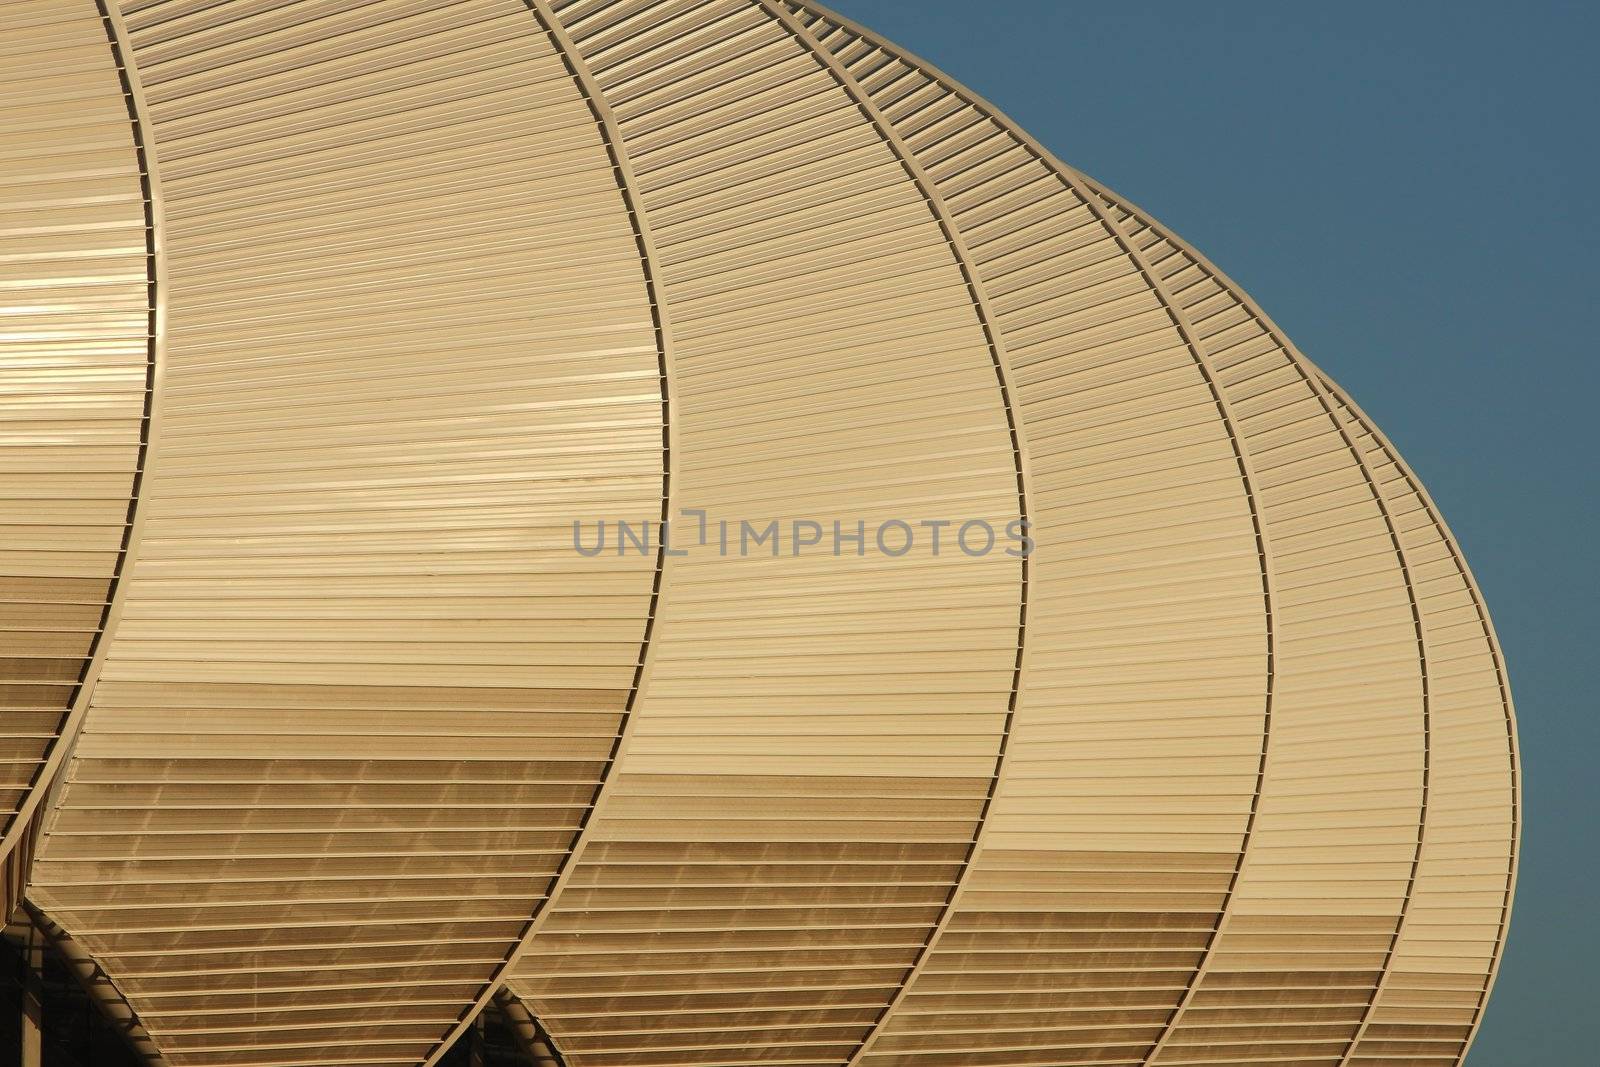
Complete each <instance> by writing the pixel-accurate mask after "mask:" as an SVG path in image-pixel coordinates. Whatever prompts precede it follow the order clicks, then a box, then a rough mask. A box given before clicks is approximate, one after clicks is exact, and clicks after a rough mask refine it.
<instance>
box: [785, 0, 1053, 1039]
mask: <svg viewBox="0 0 1600 1067" xmlns="http://www.w3.org/2000/svg"><path fill="white" fill-rule="evenodd" d="M754 2H755V3H756V4H757V5H758V6H760V7H761V8H762V9H763V10H765V11H766V12H767V13H768V14H769V15H770V16H771V17H773V18H774V19H776V20H777V21H778V22H779V23H780V24H781V25H782V26H783V27H784V28H785V29H786V30H788V31H789V33H790V34H791V35H792V36H793V37H795V38H796V39H797V40H798V41H799V42H801V43H802V44H803V45H804V47H805V48H806V49H807V50H808V51H809V52H810V53H811V54H812V55H813V56H814V57H815V58H816V59H817V61H818V62H819V63H820V64H821V65H822V67H823V68H824V69H826V70H827V71H828V72H829V73H830V74H832V75H833V77H834V79H835V80H836V81H838V83H839V85H840V87H841V88H842V89H844V91H845V92H846V93H847V94H848V95H849V96H850V97H851V99H852V100H853V101H854V102H855V104H856V107H857V108H858V109H859V110H860V111H861V113H862V114H863V115H864V116H865V117H866V118H867V121H868V122H870V123H871V124H872V125H873V127H874V128H876V130H877V131H878V134H879V136H881V137H882V138H883V139H884V141H885V143H886V144H887V146H888V147H889V149H890V150H891V151H892V152H893V153H894V155H895V156H896V158H898V159H899V161H900V165H901V166H902V167H903V168H904V169H905V171H906V174H907V176H909V177H910V178H911V181H912V183H913V184H914V185H915V186H916V187H917V191H918V192H919V193H920V194H921V195H922V198H923V200H924V201H925V202H926V205H927V207H928V210H929V212H930V213H931V214H932V215H933V218H934V222H935V223H936V224H937V225H938V227H939V230H940V232H941V234H942V235H943V236H944V239H945V243H946V244H947V245H948V246H949V248H950V252H951V254H952V257H953V258H954V260H955V263H956V267H957V269H959V270H960V272H961V276H962V280H963V281H964V282H965V283H966V288H967V295H968V297H969V299H970V300H971V302H972V306H973V313H974V315H975V317H976V318H977V320H978V325H979V326H980V327H981V329H982V331H983V335H984V340H985V341H986V342H987V344H988V348H989V357H990V360H991V361H992V363H993V365H994V371H995V376H996V379H997V380H998V383H999V387H1000V402H1001V406H1002V407H1003V408H1004V410H1005V415H1006V427H1007V431H1008V433H1009V435H1010V438H1011V456H1012V462H1013V463H1014V465H1015V467H1016V481H1017V510H1018V513H1019V515H1020V517H1021V519H1022V522H1023V529H1024V530H1026V529H1028V494H1029V483H1030V481H1031V477H1030V474H1031V472H1030V470H1029V465H1028V461H1027V452H1026V449H1025V448H1024V446H1023V439H1022V430H1021V425H1020V421H1019V420H1018V418H1017V415H1016V412H1015V410H1014V408H1013V406H1012V396H1013V394H1014V391H1015V390H1014V386H1013V385H1012V381H1011V373H1010V366H1009V360H1008V358H1007V356H1006V351H1005V346H1004V344H1003V343H1002V341H1001V340H1000V335H999V331H998V330H997V329H996V327H995V326H994V324H993V316H992V315H991V313H990V311H989V297H988V293H987V291H986V290H985V288H984V286H983V283H982V282H981V281H980V280H979V279H978V275H977V271H976V270H975V269H974V268H973V266H972V261H971V255H970V253H969V252H968V250H967V247H966V241H965V240H964V239H963V238H962V236H961V233H960V230H959V229H958V228H957V227H956V225H955V222H954V220H953V219H951V217H950V212H949V208H948V206H947V205H946V204H945V202H944V198H943V197H942V196H941V195H940V193H939V191H938V188H937V187H936V186H935V185H934V183H933V181H932V179H930V178H929V177H928V175H927V173H926V172H925V171H924V170H923V168H922V165H921V164H920V163H918V162H917V160H916V156H915V154H914V153H913V152H912V151H911V149H910V147H909V146H908V145H907V144H906V143H905V141H904V140H903V139H902V138H901V137H900V135H899V133H898V132H897V131H896V130H895V129H894V126H893V124H892V123H891V122H890V121H889V120H888V118H887V117H885V116H884V114H883V112H882V111H881V110H879V108H878V106H877V105H876V104H874V103H873V102H872V97H871V95H870V94H869V93H868V92H867V91H866V89H865V88H864V87H863V86H862V85H861V83H860V82H858V81H857V80H856V79H855V77H854V76H853V75H852V74H851V73H850V72H849V70H847V69H846V68H845V66H844V64H843V63H842V62H840V60H839V58H838V57H837V56H835V55H834V54H833V52H832V51H830V50H829V49H828V48H826V47H825V46H824V45H823V44H822V43H821V41H820V40H819V39H818V38H816V37H814V36H813V35H812V34H811V32H810V31H809V30H808V29H807V28H806V27H805V26H804V25H802V24H801V23H800V21H799V20H798V19H797V18H795V16H794V15H793V13H791V12H790V11H788V10H786V9H785V8H784V7H783V6H782V5H781V4H780V3H777V2H775V0H754ZM868 43H869V44H870V43H871V42H868ZM1030 576H1031V568H1030V567H1029V565H1028V556H1027V555H1024V556H1022V557H1021V583H1020V591H1019V593H1020V595H1019V597H1018V611H1017V655H1016V660H1015V662H1014V664H1013V667H1012V672H1011V693H1010V695H1009V697H1008V699H1007V702H1006V716H1005V721H1004V723H1003V725H1002V726H1001V730H1000V736H999V738H998V741H999V749H998V751H997V752H996V754H995V766H994V771H993V773H992V774H991V775H990V779H989V789H988V793H987V794H986V795H985V797H984V800H983V806H982V807H981V808H980V809H979V811H978V819H977V825H976V826H975V827H974V829H973V836H972V843H971V844H970V845H968V847H967V855H966V857H965V859H964V860H963V862H962V865H961V871H960V873H959V874H958V875H957V876H956V881H955V884H954V885H953V886H952V887H951V889H950V894H949V896H948V897H946V898H945V904H944V908H943V910H942V911H941V912H940V913H939V917H938V919H937V920H936V921H935V923H934V926H933V929H932V931H931V932H930V933H929V935H928V938H927V940H926V941H925V942H924V943H923V946H922V949H921V951H920V952H919V953H918V954H917V957H916V959H915V960H913V961H912V964H911V967H910V969H909V970H908V971H907V972H906V974H905V977H904V978H902V979H901V981H900V985H899V988H898V989H897V990H896V992H895V994H894V996H893V997H892V998H891V999H890V1001H889V1003H888V1004H887V1005H885V1006H884V1008H883V1010H882V1012H881V1013H880V1014H879V1015H878V1017H877V1019H875V1020H874V1021H873V1023H872V1028H871V1029H870V1030H869V1031H868V1032H867V1035H866V1036H865V1037H864V1038H862V1041H861V1044H860V1045H859V1046H858V1047H857V1048H856V1050H855V1052H854V1054H853V1055H851V1056H850V1058H849V1059H848V1060H847V1061H846V1067H854V1065H855V1064H857V1063H859V1062H860V1061H861V1059H862V1058H863V1057H865V1056H866V1055H867V1054H868V1053H869V1052H870V1051H871V1049H872V1046H873V1045H874V1044H875V1043H876V1042H877V1040H878V1038H879V1037H880V1036H881V1035H882V1033H883V1027H884V1024H885V1023H886V1022H887V1021H888V1019H889V1018H890V1016H892V1015H893V1014H894V1011H895V1009H896V1008H897V1007H899V1005H900V1004H901V1002H902V1001H904V999H905V997H906V995H907V994H908V993H909V992H910V990H911V987H912V985H913V983H915V981H916V979H917V977H918V976H919V975H920V974H921V973H922V970H923V968H924V967H925V966H926V964H927V963H928V961H929V959H930V958H931V957H932V956H933V953H934V950H935V949H936V948H937V947H938V944H939V941H940V940H941V939H942V938H943V936H944V932H945V930H946V928H947V926H948V924H949V922H950V920H951V919H952V918H953V917H954V915H955V912H956V905H957V904H958V903H959V901H960V899H961V897H962V895H963V894H964V892H965V889H966V885H967V877H968V875H970V874H971V873H972V869H973V867H974V866H975V860H976V859H977V856H978V854H979V853H980V852H981V851H982V848H983V840H984V837H985V834H986V831H987V830H988V829H989V826H990V822H989V813H990V811H991V810H992V808H993V806H994V800H995V797H996V795H997V793H998V792H999V788H1000V782H1001V779H1002V777H1003V776H1004V772H1005V763H1006V756H1007V754H1008V753H1009V752H1010V750H1011V744H1010V740H1011V732H1012V728H1013V726H1014V724H1015V721H1016V717H1017V709H1018V708H1019V707H1020V706H1021V703H1022V695H1023V677H1024V668H1025V665H1026V662H1027V648H1028V642H1027V625H1028V594H1029V579H1030Z"/></svg>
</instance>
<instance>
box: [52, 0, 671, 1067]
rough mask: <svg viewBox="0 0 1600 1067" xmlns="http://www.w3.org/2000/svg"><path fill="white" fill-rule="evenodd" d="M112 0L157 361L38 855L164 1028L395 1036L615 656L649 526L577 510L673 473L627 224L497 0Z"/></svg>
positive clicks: (581, 800) (562, 851) (139, 1003)
mask: <svg viewBox="0 0 1600 1067" xmlns="http://www.w3.org/2000/svg"><path fill="white" fill-rule="evenodd" d="M313 15H315V16H317V17H315V18H313V17H312V16H313ZM126 19H127V31H128V35H129V40H130V43H131V50H132V56H133V59H134V60H135V62H136V63H137V72H138V76H139V78H140V80H141V83H142V89H143V93H144V97H145V100H146V102H147V106H148V111H149V116H150V122H151V128H152V131H153V135H154V140H155V143H156V146H157V149H158V153H159V159H160V173H159V176H158V177H159V182H160V189H161V195H162V199H163V203H164V217H163V220H162V227H163V230H162V237H163V241H164V245H165V256H166V269H167V273H168V276H169V278H170V283H169V292H168V294H167V300H168V311H169V315H168V328H167V334H166V338H165V341H166V352H165V355H166V364H167V365H166V377H165V381H164V388H163V393H162V397H161V404H160V410H159V412H158V415H159V419H160V427H159V434H158V439H157V441H156V443H155V456H154V460H153V465H152V471H151V475H150V478H149V480H148V484H147V486H146V493H145V501H144V507H145V508H146V509H147V512H146V515H145V521H144V525H143V531H142V538H141V542H140V545H139V554H138V559H137V561H136V564H135V565H134V567H133V570H132V572H131V573H130V575H129V576H128V578H127V582H126V585H127V589H126V605H125V610H124V612H123V618H122V621H121V624H120V626H119V627H118V628H117V630H116V632H115V633H114V634H113V635H112V636H111V638H110V639H109V644H110V647H109V650H108V654H107V657H106V662H105V667H104V670H103V672H102V674H101V677H100V679H99V683H98V685H97V687H96V689H95V691H94V695H93V703H92V707H91V708H90V710H89V712H88V715H87V717H86V720H85V723H84V727H83V730H82V733H81V736H80V737H79V739H78V742H77V746H76V752H75V758H74V760H73V762H72V764H71V766H70V768H69V770H68V777H67V781H66V783H65V785H64V787H63V788H62V789H61V791H60V796H59V799H58V802H57V806H56V809H55V811H54V813H53V819H52V821H51V823H50V824H49V826H48V831H49V832H48V836H47V837H46V838H45V840H44V842H43V845H42V847H41V849H40V854H39V860H38V863H37V866H36V871H35V879H34V888H33V895H34V896H35V898H36V899H37V900H38V901H39V903H40V904H41V905H43V906H44V907H46V908H47V909H48V910H49V911H50V913H51V914H52V915H53V916H54V917H55V918H56V919H57V920H58V921H59V922H60V923H61V924H62V925H63V926H65V927H67V928H68V929H69V930H70V931H71V933H72V934H73V936H74V937H75V938H76V939H77V941H78V942H79V943H81V944H82V945H84V946H85V947H86V948H87V949H88V950H89V951H91V952H92V953H93V954H94V955H95V956H96V957H97V958H98V959H100V961H101V962H102V964H103V965H104V966H105V967H106V969H107V970H108V971H109V972H110V973H111V974H112V975H113V976H114V978H115V980H116V981H117V982H118V984H119V986H120V987H121V989H122V990H123V992H124V994H125V995H126V996H127V998H128V999H129V1001H130V1003H132V1004H133V1006H134V1007H135V1009H136V1010H137V1011H138V1012H139V1014H140V1017H141V1018H142V1019H143V1020H144V1021H145V1023H146V1025H147V1026H148V1028H149V1030H150V1032H151V1034H152V1036H153V1037H154V1038H155V1039H156V1040H157V1041H158V1042H159V1044H160V1045H161V1047H162V1049H163V1051H164V1052H165V1053H166V1054H167V1056H168V1058H169V1059H170V1061H171V1062H172V1063H174V1064H190V1063H196V1064H198V1063H207V1064H255V1065H266V1064H300V1063H307V1064H310V1063H315V1064H328V1063H337V1062H361V1063H396V1064H402V1063H414V1062H416V1061H418V1060H420V1059H421V1058H422V1057H424V1056H425V1055H426V1054H428V1052H430V1051H431V1050H432V1049H433V1048H434V1047H435V1046H436V1045H437V1043H438V1042H439V1041H440V1039H441V1038H442V1036H443V1035H444V1034H445V1033H446V1032H447V1031H448V1029H449V1028H450V1027H451V1026H452V1025H453V1024H454V1022H455V1021H456V1019H457V1018H458V1016H459V1014H460V1012H461V1011H462V1009H463V1006H464V1005H466V1004H469V1003H471V1002H472V1000H473V998H474V997H475V996H476V995H477V993H478V992H479V990H480V989H481V988H482V987H483V986H484V985H485V983H487V982H488V981H489V980H490V979H491V978H492V977H493V975H494V973H495V971H496V968H497V966H498V964H499V963H500V961H502V960H503V959H504V958H505V956H506V955H507V953H508V952H509V951H510V949H511V948H512V947H513V946H514V945H515V944H516V943H517V942H518V940H519V938H520V935H521V933H522V931H523V928H524V926H525V924H526V922H527V920H528V918H529V917H530V915H531V914H532V913H533V912H534V910H535V909H536V907H537V904H538V902H539V900H540V899H541V897H542V895H543V894H544V893H545V891H546V889H547V887H548V885H549V883H550V881H551V879H552V878H553V877H554V875H555V874H556V872H557V870H558V869H559V867H560V865H561V864H562V862H563V861H564V859H565V857H566V854H567V849H568V847H569V846H570V844H571V843H572V841H573V838H574V835H575V833H576V831H577V828H578V826H579V825H580V824H581V822H582V820H583V818H584V817H585V813H586V811H587V807H588V805H589V804H590V802H591V801H592V799H593V797H594V794H595V791H596V787H597V785H598V783H599V781H600V779H601V777H602V775H603V773H604V771H605V769H606V767H607V765H608V762H609V759H610V755H611V752H612V749H613V746H614V744H615V741H616V738H617V735H618V733H619V731H620V729H621V725H622V720H623V713H624V710H625V708H626V705H627V702H628V700H629V697H630V693H631V688H632V685H633V683H634V680H635V674H636V671H637V665H638V662H639V659H640V655H641V647H642V641H643V633H644V627H645V624H646V620H647V618H648V615H649V611H650V603H651V598H652V592H653V586H654V580H655V572H656V566H657V560H656V558H655V557H653V556H644V557H640V556H629V557H625V558H617V557H615V556H607V557H601V558H595V559H585V558H582V557H580V556H578V555H576V554H575V553H573V552H572V551H571V548H570V543H571V531H570V526H571V523H572V521H573V520H574V519H583V520H585V521H588V522H593V521H596V520H598V519H600V518H604V519H606V520H607V521H616V520H617V519H627V520H630V521H633V522H634V523H635V524H636V525H637V524H638V523H640V522H642V521H643V520H645V519H650V520H658V519H659V517H660V514H661V510H662V493H663V469H664V468H663V463H664V449H663V422H662V419H663V409H662V388H661V375H660V365H659V358H658V346H657V339H656V334H655V330H654V327H653V318H652V315H651V309H650V306H649V301H648V294H647V289H646V286H645V283H644V275H643V270H642V266H641V261H640V254H639V250H638V247H637V244H636V242H635V237H634V233H633V230H632V227H631V226H630V225H629V222H628V217H627V212H626V207H625V204H624V201H623V198H622V196H621V194H620V191H619V189H618V186H617V183H616V179H615V176H614V175H613V172H612V167H611V164H610V160H609V158H608V156H607V153H606V150H605V147H604V145H603V143H602V141H601V138H600V135H599V132H598V130H597V129H596V127H595V124H594V122H593V120H592V117H591V114H590V111H589V109H588V107H587V106H586V105H585V104H584V102H583V99H582V97H581V94H580V93H579V90H578V87H577V86H576V84H575V83H574V82H573V80H572V78H571V76H570V74H569V72H568V70H567V68H566V66H565V64H564V63H563V62H562V59H561V57H560V56H559V55H557V54H556V53H555V51H554V49H553V48H552V47H551V46H550V45H549V43H548V42H547V41H545V40H543V39H542V38H541V37H539V36H538V35H536V34H532V33H530V32H529V22H528V15H527V10H526V8H525V7H524V6H523V5H522V4H521V3H520V0H483V2H475V3H471V4H467V5H461V4H455V5H445V4H440V3H392V4H381V5H372V4H357V3H344V4H315V5H290V6H283V5H276V4H256V3H250V4H229V5H222V6H221V7H220V8H219V7H218V6H217V5H214V4H211V3H206V2H172V3H146V4H129V5H127V7H126Z"/></svg>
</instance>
